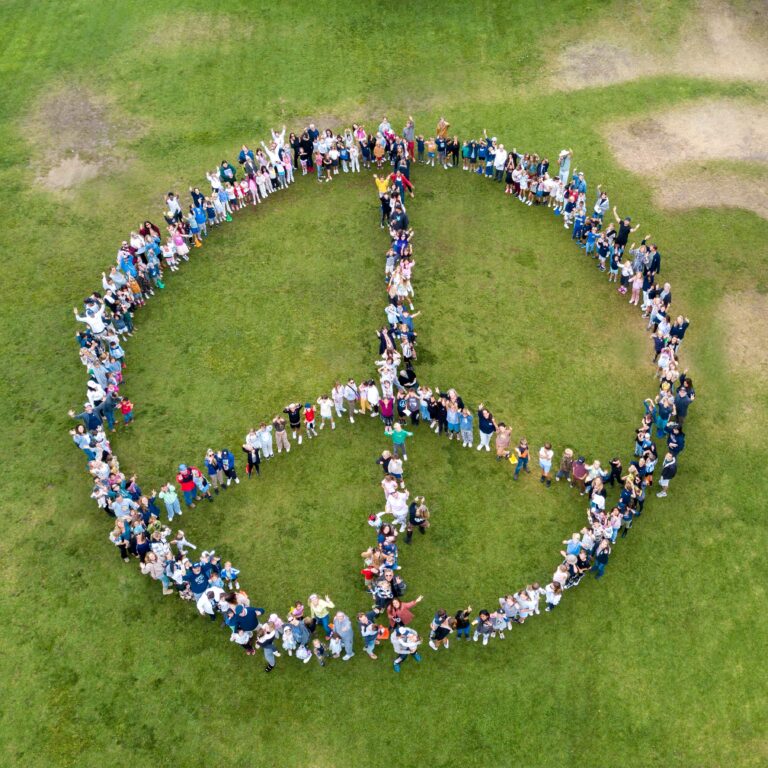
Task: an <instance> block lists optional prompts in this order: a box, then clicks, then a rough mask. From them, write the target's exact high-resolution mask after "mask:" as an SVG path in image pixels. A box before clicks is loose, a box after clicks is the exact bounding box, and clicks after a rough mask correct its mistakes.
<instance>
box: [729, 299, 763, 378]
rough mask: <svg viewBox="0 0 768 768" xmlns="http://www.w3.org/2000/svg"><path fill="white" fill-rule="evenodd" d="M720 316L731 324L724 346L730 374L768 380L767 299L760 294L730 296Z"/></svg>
mask: <svg viewBox="0 0 768 768" xmlns="http://www.w3.org/2000/svg"><path fill="white" fill-rule="evenodd" d="M718 314H719V315H720V317H722V318H725V319H727V321H728V327H729V332H728V337H727V339H726V342H725V343H726V360H727V363H728V367H729V368H730V370H731V371H732V372H733V373H736V374H746V375H749V376H759V377H760V378H761V379H763V380H766V379H768V356H767V355H766V354H765V350H766V349H768V323H766V322H765V318H766V317H767V316H768V295H767V294H762V293H758V292H757V291H740V292H738V293H727V294H726V295H725V296H724V297H723V299H722V301H721V307H720V312H719V313H718Z"/></svg>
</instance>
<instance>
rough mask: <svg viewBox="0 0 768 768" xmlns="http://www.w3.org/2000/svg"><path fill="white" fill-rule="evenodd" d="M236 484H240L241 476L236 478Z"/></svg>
mask: <svg viewBox="0 0 768 768" xmlns="http://www.w3.org/2000/svg"><path fill="white" fill-rule="evenodd" d="M235 485H240V478H239V477H236V478H235Z"/></svg>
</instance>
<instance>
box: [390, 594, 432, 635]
mask: <svg viewBox="0 0 768 768" xmlns="http://www.w3.org/2000/svg"><path fill="white" fill-rule="evenodd" d="M423 599H424V595H419V596H418V597H417V598H416V599H415V600H411V601H409V602H407V603H403V602H400V600H398V599H397V598H394V599H393V600H392V602H391V603H390V604H389V605H388V606H387V618H388V619H389V628H390V629H395V627H399V626H408V624H410V623H411V622H412V621H413V613H412V612H411V608H413V607H414V606H416V605H418V604H419V603H420V602H421V601H422V600H423Z"/></svg>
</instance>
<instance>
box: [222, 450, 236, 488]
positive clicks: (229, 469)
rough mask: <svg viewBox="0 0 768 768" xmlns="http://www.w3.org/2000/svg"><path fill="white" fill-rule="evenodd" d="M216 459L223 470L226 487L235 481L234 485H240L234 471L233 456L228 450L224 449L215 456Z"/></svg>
mask: <svg viewBox="0 0 768 768" xmlns="http://www.w3.org/2000/svg"><path fill="white" fill-rule="evenodd" d="M216 456H217V458H218V459H219V461H220V462H221V468H222V469H223V470H224V474H225V475H226V477H227V485H232V481H233V480H234V481H235V484H236V485H239V484H240V478H239V477H238V476H237V471H236V470H235V456H234V454H233V453H232V451H230V450H229V448H224V449H222V450H221V451H219V452H218V453H217V454H216Z"/></svg>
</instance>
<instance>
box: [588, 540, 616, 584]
mask: <svg viewBox="0 0 768 768" xmlns="http://www.w3.org/2000/svg"><path fill="white" fill-rule="evenodd" d="M582 554H584V553H582ZM610 555H611V541H610V539H603V540H602V541H601V542H600V543H599V544H598V545H597V550H596V551H595V563H594V565H593V566H592V569H591V570H593V571H594V572H595V578H596V579H599V578H602V576H603V574H604V573H605V566H606V565H608V558H609V557H610Z"/></svg>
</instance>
